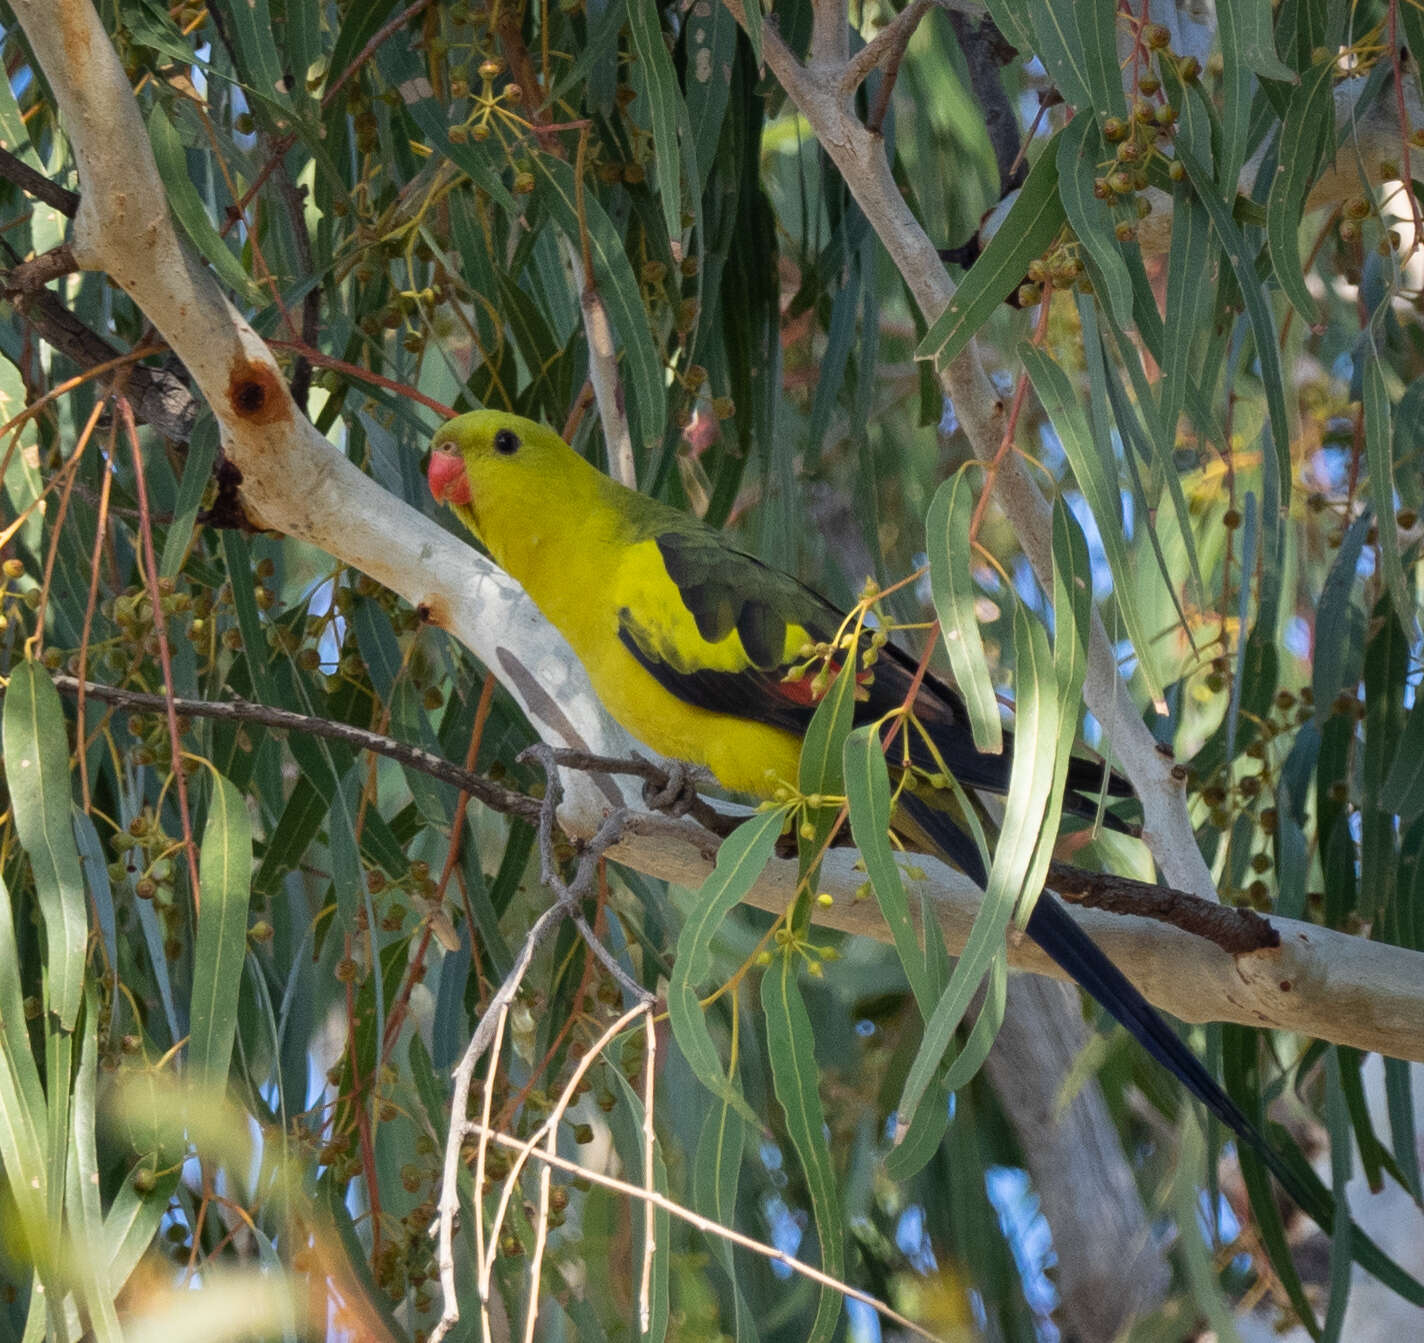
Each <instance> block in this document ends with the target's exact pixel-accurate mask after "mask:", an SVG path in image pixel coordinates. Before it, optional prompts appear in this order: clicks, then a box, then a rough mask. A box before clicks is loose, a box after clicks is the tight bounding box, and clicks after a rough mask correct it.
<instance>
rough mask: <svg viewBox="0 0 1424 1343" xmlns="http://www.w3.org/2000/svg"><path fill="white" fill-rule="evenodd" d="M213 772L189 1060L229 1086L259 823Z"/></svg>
mask: <svg viewBox="0 0 1424 1343" xmlns="http://www.w3.org/2000/svg"><path fill="white" fill-rule="evenodd" d="M212 778H213V796H212V801H211V803H210V804H209V807H208V822H207V825H206V827H205V828H204V830H203V847H202V851H201V853H200V855H199V859H198V885H199V888H200V890H201V892H202V904H201V906H200V908H199V910H198V935H197V944H196V947H195V949H194V952H193V996H192V1007H191V1016H190V1021H191V1026H190V1030H191V1039H190V1041H189V1045H188V1058H189V1061H190V1063H191V1066H192V1071H193V1076H194V1077H195V1079H197V1080H199V1081H200V1082H203V1083H205V1084H207V1085H209V1086H217V1087H223V1086H225V1085H226V1082H227V1072H228V1062H229V1060H230V1059H231V1057H232V1042H233V1037H234V1035H235V1033H236V1030H237V999H238V990H239V989H240V988H241V986H242V967H243V964H244V962H245V961H246V959H247V907H248V896H249V891H250V887H251V879H252V823H251V821H250V820H249V819H248V815H247V804H246V802H245V801H244V800H243V797H242V794H240V793H239V792H238V791H237V789H236V788H234V787H233V786H232V784H230V783H229V782H228V781H227V780H226V779H225V778H223V776H222V775H221V774H219V773H217V772H216V771H213V775H212Z"/></svg>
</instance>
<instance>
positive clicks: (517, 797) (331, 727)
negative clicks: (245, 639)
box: [54, 676, 539, 823]
mask: <svg viewBox="0 0 1424 1343" xmlns="http://www.w3.org/2000/svg"><path fill="white" fill-rule="evenodd" d="M54 684H55V688H56V689H58V690H62V691H64V692H65V693H66V694H71V695H72V694H76V693H78V690H79V687H80V682H79V681H78V680H77V679H76V678H75V677H73V676H56V677H54ZM83 686H84V694H85V695H86V696H88V697H90V698H91V699H97V700H103V701H104V703H106V704H113V705H115V706H116V707H118V708H121V709H137V710H139V711H140V712H145V713H163V712H164V711H165V710H166V709H167V706H168V701H167V700H166V699H165V698H164V697H163V696H162V695H150V694H146V693H144V692H142V691H138V690H123V689H120V688H119V687H118V686H111V685H101V684H99V683H98V682H95V681H85V682H84V683H83ZM172 703H173V707H174V709H175V710H176V711H177V712H178V713H179V714H181V715H182V716H183V717H185V718H215V719H218V720H220V721H223V722H229V723H255V724H257V725H258V726H259V727H270V728H275V729H277V730H279V731H287V732H305V733H307V734H309V735H310V736H313V737H326V738H328V739H329V740H332V741H340V742H345V743H346V744H347V745H348V746H353V747H355V748H356V749H357V750H359V751H373V752H375V753H376V754H377V755H383V756H386V757H387V758H388V759H391V760H396V761H399V762H400V763H401V764H402V765H405V766H407V767H408V768H410V769H414V770H419V771H420V772H421V773H422V774H428V775H430V776H431V778H434V779H439V780H440V782H441V783H448V784H450V785H452V786H453V787H455V788H459V789H461V790H463V791H465V792H468V793H469V794H470V796H471V797H474V798H476V799H478V800H479V801H480V802H482V803H484V804H485V806H487V807H489V808H490V809H491V810H494V811H499V812H503V813H504V814H505V815H508V816H518V817H519V818H520V819H521V820H525V821H529V822H531V823H532V822H536V821H537V820H538V819H539V802H538V800H537V799H536V798H532V797H526V796H525V795H524V794H523V793H519V792H516V791H515V790H514V789H512V788H503V787H501V786H500V785H499V784H497V783H492V782H491V781H490V780H489V779H486V778H484V777H483V776H482V775H479V774H476V773H474V772H473V771H471V770H467V769H461V768H460V766H458V765H456V764H453V763H452V762H450V761H449V760H445V759H443V758H442V757H440V756H438V755H434V754H432V753H431V752H430V751H424V750H421V748H420V747H418V746H409V745H407V744H406V743H405V742H401V741H396V740H394V739H393V738H391V737H383V736H381V735H380V734H379V733H377V732H368V731H367V730H366V729H365V728H359V727H353V726H352V725H351V724H350V723H336V722H332V721H331V720H330V719H327V718H314V717H312V716H311V715H309V714H301V713H292V712H291V711H290V710H288V709H275V708H273V707H272V706H271V705H267V704H253V703H251V702H249V701H247V700H241V699H234V700H206V699H179V698H176V697H175V698H174V700H173V701H172Z"/></svg>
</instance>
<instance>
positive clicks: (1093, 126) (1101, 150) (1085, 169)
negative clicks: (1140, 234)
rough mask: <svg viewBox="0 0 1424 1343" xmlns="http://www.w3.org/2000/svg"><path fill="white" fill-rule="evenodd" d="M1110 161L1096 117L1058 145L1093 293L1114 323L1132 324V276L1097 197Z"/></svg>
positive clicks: (1065, 194)
mask: <svg viewBox="0 0 1424 1343" xmlns="http://www.w3.org/2000/svg"><path fill="white" fill-rule="evenodd" d="M1107 158H1111V155H1110V154H1109V153H1108V150H1107V143H1106V142H1105V141H1104V140H1103V137H1102V133H1101V132H1100V131H1099V130H1098V127H1097V123H1096V122H1095V121H1094V120H1093V119H1092V117H1074V118H1073V120H1072V121H1070V122H1069V123H1068V125H1067V126H1065V127H1064V128H1063V134H1062V135H1061V136H1060V138H1059V141H1058V191H1059V195H1060V196H1061V197H1062V198H1063V209H1064V211H1065V212H1066V214H1067V216H1068V226H1069V228H1071V229H1072V230H1073V232H1074V233H1075V234H1076V235H1077V237H1078V241H1079V242H1080V243H1082V245H1083V250H1084V252H1085V253H1086V260H1087V263H1088V268H1089V273H1090V276H1091V278H1092V281H1093V292H1094V294H1096V295H1097V296H1098V299H1099V301H1100V302H1103V303H1105V304H1106V305H1107V307H1108V309H1109V310H1110V311H1111V313H1112V315H1113V320H1114V321H1115V322H1116V323H1117V324H1118V325H1119V326H1121V327H1123V328H1130V327H1131V326H1132V276H1131V275H1129V274H1128V270H1127V262H1126V261H1124V260H1123V255H1122V249H1121V244H1120V243H1119V242H1118V240H1117V236H1116V234H1115V233H1114V232H1113V228H1114V225H1113V216H1112V211H1111V210H1109V209H1108V207H1107V205H1106V204H1105V203H1104V202H1103V201H1101V200H1099V199H1098V197H1097V196H1096V195H1095V194H1094V187H1093V182H1094V179H1095V178H1096V177H1097V176H1098V164H1099V163H1100V162H1102V161H1103V160H1104V159H1107Z"/></svg>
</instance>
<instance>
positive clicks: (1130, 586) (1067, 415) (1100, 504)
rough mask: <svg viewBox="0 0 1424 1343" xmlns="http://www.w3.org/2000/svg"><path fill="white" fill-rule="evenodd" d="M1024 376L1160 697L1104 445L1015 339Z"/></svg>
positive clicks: (1073, 398) (1065, 385)
mask: <svg viewBox="0 0 1424 1343" xmlns="http://www.w3.org/2000/svg"><path fill="white" fill-rule="evenodd" d="M1019 358H1020V359H1021V360H1022V362H1023V364H1024V367H1025V369H1026V371H1027V372H1028V376H1029V380H1030V381H1031V382H1032V383H1033V387H1034V390H1035V391H1036V392H1037V393H1038V398H1039V400H1040V401H1041V402H1042V403H1043V408H1044V410H1045V411H1046V412H1047V413H1048V418H1049V419H1050V420H1051V421H1052V422H1053V427H1054V429H1055V430H1056V431H1057V433H1058V440H1059V442H1060V443H1061V444H1062V445H1063V452H1064V455H1065V456H1066V457H1067V458H1068V463H1069V465H1070V466H1071V467H1072V468H1073V476H1074V479H1076V480H1077V482H1078V488H1079V489H1080V490H1081V491H1082V494H1083V499H1084V502H1085V503H1087V505H1088V508H1089V509H1090V510H1091V511H1092V514H1093V518H1094V521H1096V522H1097V524H1098V533H1099V535H1100V536H1101V537H1102V542H1103V550H1104V551H1105V552H1106V554H1107V560H1108V568H1109V569H1111V570H1112V576H1113V590H1114V596H1115V598H1116V600H1117V606H1118V610H1119V611H1120V612H1121V614H1122V623H1123V625H1124V626H1125V627H1126V629H1127V634H1128V637H1129V638H1130V639H1131V640H1132V645H1133V648H1134V650H1135V651H1136V653H1137V661H1138V666H1139V667H1140V668H1141V670H1142V676H1143V680H1144V682H1145V683H1146V685H1147V689H1148V692H1149V694H1150V695H1151V696H1152V698H1153V700H1154V701H1157V702H1159V703H1160V702H1162V699H1163V696H1162V680H1161V676H1160V674H1159V673H1158V671H1157V665H1156V656H1155V650H1156V631H1155V630H1151V629H1148V628H1147V625H1146V623H1145V620H1144V618H1143V614H1142V611H1141V610H1140V608H1139V606H1138V603H1137V600H1136V595H1135V594H1136V587H1137V584H1136V571H1135V566H1134V564H1133V559H1132V554H1131V551H1130V550H1129V549H1128V545H1127V538H1126V536H1125V535H1124V533H1123V523H1122V500H1121V496H1120V494H1119V492H1118V484H1117V471H1116V464H1115V463H1114V462H1113V460H1112V451H1111V448H1110V447H1109V445H1107V444H1099V443H1097V442H1095V441H1094V439H1093V435H1092V432H1091V430H1090V429H1089V428H1088V420H1087V416H1086V415H1085V413H1084V411H1083V407H1082V404H1081V403H1080V401H1079V399H1078V397H1077V395H1076V394H1075V393H1074V391H1073V385H1072V383H1070V382H1069V380H1068V375H1067V374H1066V373H1065V372H1064V371H1063V370H1062V369H1061V368H1059V366H1058V365H1057V364H1055V363H1054V362H1053V360H1052V359H1050V358H1049V357H1048V355H1046V354H1045V353H1044V352H1043V351H1042V350H1040V349H1039V348H1038V347H1037V346H1034V345H1029V344H1027V343H1023V344H1020V346H1019Z"/></svg>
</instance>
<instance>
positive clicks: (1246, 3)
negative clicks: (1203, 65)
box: [1220, 0, 1296, 84]
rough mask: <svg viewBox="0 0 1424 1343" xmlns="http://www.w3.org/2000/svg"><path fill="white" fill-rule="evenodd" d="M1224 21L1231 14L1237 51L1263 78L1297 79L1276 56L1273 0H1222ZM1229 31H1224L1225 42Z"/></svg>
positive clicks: (1290, 81)
mask: <svg viewBox="0 0 1424 1343" xmlns="http://www.w3.org/2000/svg"><path fill="white" fill-rule="evenodd" d="M1220 12H1221V14H1222V15H1223V19H1222V22H1223V24H1225V22H1226V16H1228V15H1229V16H1230V19H1231V24H1232V30H1233V34H1234V41H1235V42H1236V44H1237V54H1238V55H1239V57H1240V58H1241V60H1243V61H1244V62H1245V63H1246V66H1247V68H1248V69H1250V70H1252V71H1254V72H1255V73H1256V74H1258V75H1259V76H1260V77H1261V78H1262V79H1283V80H1285V81H1287V82H1288V83H1291V84H1294V83H1295V82H1296V73H1295V71H1294V70H1292V69H1291V68H1290V66H1288V65H1287V64H1285V62H1284V61H1282V60H1281V58H1280V57H1279V56H1277V55H1276V40H1275V28H1274V16H1273V15H1272V13H1271V0H1222V4H1221V10H1220ZM1225 41H1226V34H1225V32H1224V31H1223V33H1222V42H1223V45H1224V44H1225Z"/></svg>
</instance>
